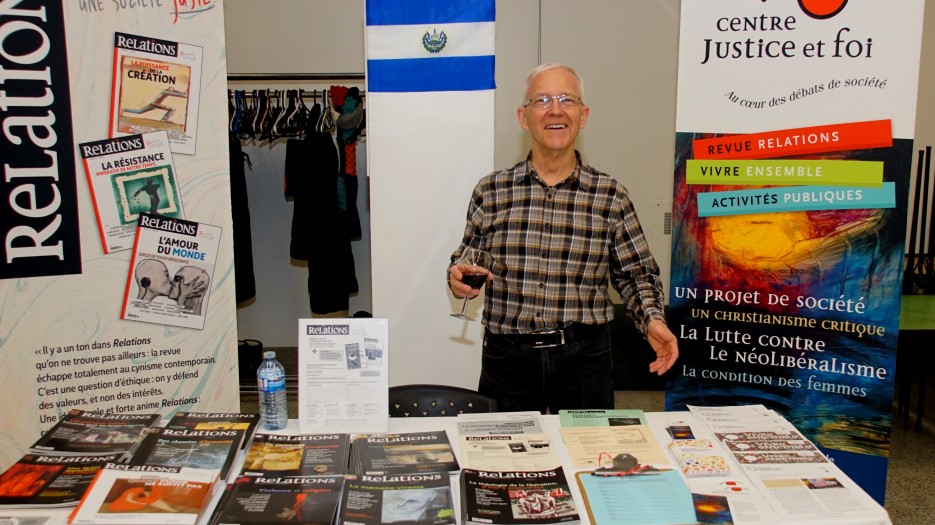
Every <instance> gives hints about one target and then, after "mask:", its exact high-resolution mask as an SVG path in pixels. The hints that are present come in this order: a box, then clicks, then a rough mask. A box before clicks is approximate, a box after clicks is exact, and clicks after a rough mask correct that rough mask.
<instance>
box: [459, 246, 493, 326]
mask: <svg viewBox="0 0 935 525" xmlns="http://www.w3.org/2000/svg"><path fill="white" fill-rule="evenodd" d="M455 264H456V266H457V267H458V270H460V271H461V282H463V283H464V284H466V285H468V286H470V287H471V288H480V287H482V286H484V283H485V282H487V275H488V270H490V253H488V252H485V251H483V250H478V249H477V248H466V249H465V250H464V253H462V254H461V257H459V258H458V261H457V262H456V263H455ZM468 299H469V298H468V297H465V298H464V303H463V304H462V305H461V313H457V314H451V316H452V317H457V318H458V319H467V320H468V321H473V320H474V319H472V318H471V317H470V316H469V315H467V304H468Z"/></svg>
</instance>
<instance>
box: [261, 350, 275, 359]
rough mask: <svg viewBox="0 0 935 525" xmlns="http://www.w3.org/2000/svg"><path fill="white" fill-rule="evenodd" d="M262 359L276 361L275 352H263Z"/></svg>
mask: <svg viewBox="0 0 935 525" xmlns="http://www.w3.org/2000/svg"><path fill="white" fill-rule="evenodd" d="M263 359H276V351H275V350H267V351H265V352H263Z"/></svg>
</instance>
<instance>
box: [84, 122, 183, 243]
mask: <svg viewBox="0 0 935 525" xmlns="http://www.w3.org/2000/svg"><path fill="white" fill-rule="evenodd" d="M78 151H80V152H81V158H82V159H83V160H84V172H85V175H86V176H87V178H88V187H89V188H90V189H91V201H92V202H93V204H94V214H95V215H96V216H97V226H98V231H99V232H100V235H101V243H102V244H103V246H104V253H111V252H116V251H120V250H129V249H130V248H132V247H133V239H134V238H135V236H136V224H137V222H138V220H139V217H140V213H141V212H148V213H150V214H153V215H163V216H166V217H175V218H179V219H181V218H184V217H185V215H184V213H183V211H182V199H181V194H180V192H179V185H178V182H177V181H176V171H175V165H174V164H173V162H172V152H171V151H170V150H169V137H168V135H166V132H165V131H154V132H151V133H143V134H139V135H128V136H126V137H118V138H112V139H105V140H99V141H95V142H85V143H83V144H79V145H78Z"/></svg>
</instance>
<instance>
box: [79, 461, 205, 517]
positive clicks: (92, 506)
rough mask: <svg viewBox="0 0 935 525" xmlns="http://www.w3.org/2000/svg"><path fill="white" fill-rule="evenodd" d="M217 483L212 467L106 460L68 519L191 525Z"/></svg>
mask: <svg viewBox="0 0 935 525" xmlns="http://www.w3.org/2000/svg"><path fill="white" fill-rule="evenodd" d="M216 482H217V471H216V470H206V469H194V468H187V467H181V468H173V467H150V466H129V465H116V464H114V463H108V464H107V465H106V466H105V467H104V468H102V469H101V470H100V471H99V472H98V473H97V476H96V477H95V478H94V481H93V482H92V483H91V487H90V488H89V489H88V490H87V492H85V495H84V497H83V498H82V499H81V502H79V503H78V506H77V507H75V510H74V511H73V512H72V514H71V516H70V517H69V523H79V524H85V523H86V524H99V525H102V524H103V525H106V524H115V525H116V524H120V525H124V524H128V523H133V524H139V525H194V524H195V522H196V520H197V519H198V517H199V515H200V514H201V512H202V509H204V508H205V506H206V503H207V502H208V501H209V500H210V499H211V497H212V495H213V491H214V489H215V488H216V486H217V483H216Z"/></svg>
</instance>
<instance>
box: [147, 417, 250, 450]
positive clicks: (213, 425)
mask: <svg viewBox="0 0 935 525" xmlns="http://www.w3.org/2000/svg"><path fill="white" fill-rule="evenodd" d="M259 424H260V415H259V414H241V413H212V412H176V413H175V415H173V416H172V418H171V419H169V422H168V423H166V426H165V427H166V428H171V429H173V430H237V431H239V432H240V433H241V440H242V441H241V443H240V448H246V447H247V445H248V444H250V440H251V439H253V435H254V433H255V432H256V429H257V427H258V425H259Z"/></svg>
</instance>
